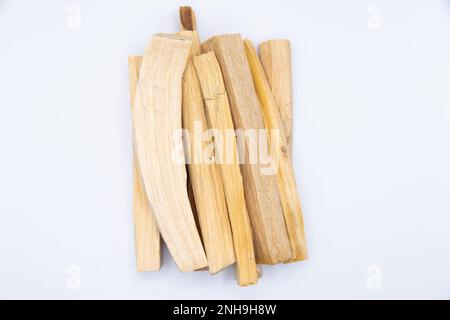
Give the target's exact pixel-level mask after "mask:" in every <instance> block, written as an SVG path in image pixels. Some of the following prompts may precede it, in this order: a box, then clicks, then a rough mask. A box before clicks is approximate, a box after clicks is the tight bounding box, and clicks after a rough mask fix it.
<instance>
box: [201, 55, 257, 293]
mask: <svg viewBox="0 0 450 320" xmlns="http://www.w3.org/2000/svg"><path fill="white" fill-rule="evenodd" d="M194 65H195V68H196V70H197V75H198V78H199V80H200V86H201V89H202V93H203V99H204V101H205V109H206V118H207V121H208V126H209V128H213V129H215V130H219V131H220V134H221V135H222V137H223V140H222V141H223V144H222V145H220V144H219V143H216V145H215V147H216V150H219V149H221V150H220V151H221V152H222V154H224V153H225V152H226V146H227V145H229V144H230V145H231V148H230V152H231V155H232V156H231V158H232V159H233V160H236V155H237V146H236V138H235V136H234V135H232V136H228V134H227V132H234V126H233V120H232V118H231V111H230V106H229V104H228V97H227V93H226V91H225V85H224V83H223V79H222V73H221V71H220V66H219V63H218V62H217V60H216V57H215V56H214V53H213V52H208V53H206V54H202V55H200V56H197V57H194ZM227 137H229V139H230V140H231V141H228V140H227ZM225 158H226V156H225ZM216 159H218V156H217V152H216ZM217 168H218V169H219V172H220V173H221V177H222V182H223V188H224V191H225V199H226V202H227V207H228V216H229V218H230V222H231V229H232V231H233V242H234V252H235V255H236V276H237V280H238V284H239V285H240V286H246V285H251V284H255V283H256V282H257V281H258V271H257V267H256V260H255V252H254V247H253V239H252V230H251V225H250V220H249V217H248V212H247V206H246V204H245V197H244V185H243V182H242V176H241V171H240V169H239V163H238V162H237V161H233V162H231V163H223V161H222V163H219V164H217Z"/></svg>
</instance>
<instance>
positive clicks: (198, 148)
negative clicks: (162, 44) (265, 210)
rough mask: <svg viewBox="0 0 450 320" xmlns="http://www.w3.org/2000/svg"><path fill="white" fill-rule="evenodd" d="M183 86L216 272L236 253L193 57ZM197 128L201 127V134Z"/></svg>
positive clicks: (198, 194)
mask: <svg viewBox="0 0 450 320" xmlns="http://www.w3.org/2000/svg"><path fill="white" fill-rule="evenodd" d="M185 34H186V32H185ZM196 34H197V32H195V31H190V32H189V33H187V34H186V35H187V36H189V35H190V36H191V37H194V38H196V39H198V36H197V35H196ZM194 41H195V40H194ZM194 41H193V46H192V48H193V49H192V51H193V52H194V51H195V52H197V51H199V48H198V43H197V44H196V42H194ZM196 46H197V48H195V49H194V47H196ZM182 87H183V98H182V100H183V103H182V119H183V129H185V134H186V136H187V140H186V141H185V148H186V154H187V156H188V160H189V161H188V169H189V177H190V182H191V185H192V190H193V193H194V199H195V206H196V208H197V214H198V220H199V224H200V230H201V235H202V240H203V245H204V247H205V251H206V257H207V259H208V266H209V272H210V273H216V272H218V271H220V270H222V269H223V268H225V267H227V266H229V265H230V264H233V263H234V262H235V256H234V248H233V239H232V236H231V228H230V222H229V220H228V213H227V205H226V202H225V195H224V190H223V186H222V179H221V176H220V174H219V172H218V171H217V168H216V166H215V165H214V163H212V164H211V163H210V162H211V160H210V159H209V158H208V159H204V150H205V149H206V148H207V146H208V145H213V143H214V142H213V140H212V137H211V138H210V139H203V133H204V131H205V130H207V129H208V125H207V121H206V116H205V109H204V103H203V96H202V92H201V89H200V83H199V81H198V78H197V74H196V72H195V68H194V64H193V62H192V59H189V61H188V62H187V65H186V69H185V71H184V75H183V82H182ZM196 126H197V128H196ZM195 130H199V131H200V136H198V135H197V134H196V133H195ZM198 140H200V141H198ZM212 155H213V154H212Z"/></svg>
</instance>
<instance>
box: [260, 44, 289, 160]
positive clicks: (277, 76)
mask: <svg viewBox="0 0 450 320" xmlns="http://www.w3.org/2000/svg"><path fill="white" fill-rule="evenodd" d="M259 56H260V58H261V63H262V66H263V68H264V71H265V74H266V76H267V81H268V82H269V85H270V88H271V89H272V94H273V97H274V99H275V102H276V103H277V106H278V109H279V110H280V115H281V120H282V122H283V125H284V131H285V133H286V139H287V144H288V148H289V153H290V154H292V67H291V43H290V42H289V40H269V41H266V42H263V43H261V44H260V45H259Z"/></svg>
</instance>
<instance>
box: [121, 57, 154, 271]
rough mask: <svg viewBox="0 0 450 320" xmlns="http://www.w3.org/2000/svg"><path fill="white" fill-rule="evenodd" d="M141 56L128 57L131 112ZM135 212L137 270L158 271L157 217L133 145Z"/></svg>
mask: <svg viewBox="0 0 450 320" xmlns="http://www.w3.org/2000/svg"><path fill="white" fill-rule="evenodd" d="M141 63H142V57H141V56H129V57H128V72H129V79H130V98H131V112H133V109H134V100H135V96H136V86H137V82H138V79H139V69H140V67H141ZM133 157H134V160H133V186H134V187H133V212H134V228H135V242H136V269H137V271H138V272H144V271H157V270H159V268H160V267H161V243H160V236H159V231H158V227H157V225H156V220H155V217H154V216H153V213H152V212H151V208H150V206H149V203H148V199H147V195H146V194H145V190H144V184H143V182H142V178H141V173H140V170H139V165H138V163H137V160H136V156H135V151H134V145H133Z"/></svg>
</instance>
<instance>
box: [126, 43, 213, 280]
mask: <svg viewBox="0 0 450 320" xmlns="http://www.w3.org/2000/svg"><path fill="white" fill-rule="evenodd" d="M191 43H192V41H191V40H190V39H189V38H186V37H181V36H175V35H167V34H157V35H154V36H153V38H152V40H151V42H150V44H149V45H148V47H147V48H146V50H145V54H144V60H143V62H142V66H141V73H140V78H139V83H138V88H137V93H136V103H135V110H134V114H133V122H134V134H135V143H136V154H137V157H138V161H139V166H140V169H141V174H142V178H143V181H144V185H145V190H146V193H147V197H148V199H149V201H150V204H151V206H152V209H153V213H154V215H155V218H156V221H157V224H158V228H159V231H160V232H161V235H162V237H163V238H164V242H165V243H166V245H167V247H168V248H169V251H170V252H171V254H172V256H173V258H174V260H175V262H176V263H177V265H178V267H179V269H180V270H181V271H183V272H185V271H192V270H195V269H200V268H202V267H205V266H206V265H207V261H206V256H205V253H204V251H203V247H202V243H201V241H200V236H199V234H198V232H197V228H196V226H195V221H194V217H193V214H192V210H191V207H190V204H189V199H188V195H187V187H186V168H185V161H184V157H183V154H181V155H180V154H177V152H176V147H177V145H174V139H175V137H177V136H180V133H181V79H182V76H183V72H184V69H185V66H186V62H187V59H188V57H189V52H190V49H191ZM178 147H179V145H178Z"/></svg>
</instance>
